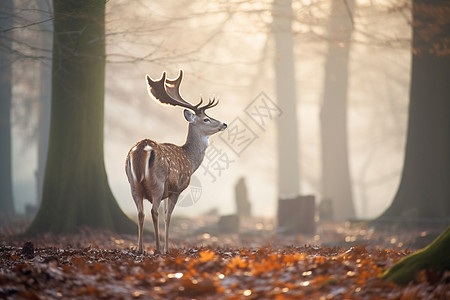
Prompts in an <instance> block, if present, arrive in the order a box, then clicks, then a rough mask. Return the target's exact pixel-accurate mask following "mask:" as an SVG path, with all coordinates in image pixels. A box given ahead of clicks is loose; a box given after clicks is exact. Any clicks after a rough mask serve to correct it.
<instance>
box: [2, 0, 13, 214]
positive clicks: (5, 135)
mask: <svg viewBox="0 0 450 300" xmlns="http://www.w3.org/2000/svg"><path fill="white" fill-rule="evenodd" d="M13 15H14V5H13V1H12V0H5V1H3V2H2V7H1V8H0V45H1V48H3V49H0V213H1V214H10V213H14V201H13V188H12V166H11V163H12V155H11V147H12V140H11V129H12V127H11V102H12V59H11V56H12V55H11V53H12V49H11V47H12V43H11V41H12V37H11V35H12V34H11V31H6V30H7V29H10V28H12V27H13V22H12V16H13Z"/></svg>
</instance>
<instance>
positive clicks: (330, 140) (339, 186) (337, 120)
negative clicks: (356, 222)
mask: <svg viewBox="0 0 450 300" xmlns="http://www.w3.org/2000/svg"><path fill="white" fill-rule="evenodd" d="M347 5H349V7H353V6H354V1H352V0H350V1H348V2H347ZM352 31H353V26H352V22H351V16H349V15H348V12H347V9H346V3H344V2H342V1H333V2H332V4H331V16H330V22H329V24H328V35H329V42H328V54H327V57H326V62H325V82H324V95H323V103H322V111H321V116H320V117H321V123H320V124H321V140H322V199H331V203H332V205H333V211H334V218H335V219H337V220H346V219H349V218H354V217H355V208H354V205H353V197H352V188H351V181H350V170H349V162H348V149H347V86H348V62H349V55H350V42H351V37H352Z"/></svg>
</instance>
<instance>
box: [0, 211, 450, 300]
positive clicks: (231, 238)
mask: <svg viewBox="0 0 450 300" xmlns="http://www.w3.org/2000/svg"><path fill="white" fill-rule="evenodd" d="M217 220H218V217H217V216H208V217H202V218H196V219H188V218H175V219H174V220H173V225H172V227H171V237H170V241H171V243H170V245H171V247H170V251H169V254H166V255H158V254H154V253H153V250H154V248H153V247H154V244H153V233H151V232H148V233H145V234H144V242H145V250H146V252H145V253H144V254H142V255H141V254H138V253H137V252H136V251H135V249H136V240H137V234H136V235H119V234H115V233H111V232H108V231H104V230H97V229H90V228H80V231H79V232H78V233H77V234H65V235H53V234H43V235H40V236H37V237H33V238H23V237H20V236H19V235H18V234H20V233H21V232H23V230H25V229H26V228H27V226H28V225H29V223H30V221H29V219H26V218H16V219H14V220H10V222H3V224H0V299H99V298H106V299H402V300H405V299H450V272H447V273H445V274H443V276H436V274H433V273H432V272H431V273H430V272H425V271H423V272H419V273H417V274H416V276H415V281H414V282H411V283H410V284H409V285H407V286H397V285H395V284H392V283H387V282H384V281H382V280H381V279H379V276H380V274H381V273H382V272H383V271H385V270H386V269H387V268H388V267H389V266H391V265H392V264H393V263H395V262H396V261H398V260H399V259H401V258H402V257H404V256H406V255H407V254H408V253H410V252H411V251H414V250H417V249H419V248H422V247H423V246H425V245H427V244H428V243H430V242H431V241H432V240H433V239H434V238H435V237H436V236H437V235H438V234H439V233H440V230H441V229H437V228H435V229H430V228H428V229H423V228H422V229H409V230H400V229H397V230H395V229H392V228H390V229H389V230H387V229H385V230H379V229H374V228H372V227H370V226H369V225H367V224H365V223H354V224H351V223H349V222H345V223H331V222H329V223H319V224H318V225H317V228H316V233H315V234H314V235H310V236H304V235H281V234H279V233H278V234H277V233H276V230H275V223H274V221H273V220H271V219H264V218H246V219H244V220H242V222H241V224H240V229H239V233H227V234H225V233H220V232H219V230H218V228H217V226H216V225H215V224H217ZM147 223H148V224H151V222H150V221H149V220H148V221H147ZM136 231H137V230H136Z"/></svg>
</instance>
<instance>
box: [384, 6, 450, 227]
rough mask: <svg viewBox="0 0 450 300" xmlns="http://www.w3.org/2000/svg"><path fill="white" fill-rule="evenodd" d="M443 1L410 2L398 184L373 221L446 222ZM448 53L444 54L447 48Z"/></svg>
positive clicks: (448, 162)
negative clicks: (406, 91)
mask: <svg viewBox="0 0 450 300" xmlns="http://www.w3.org/2000/svg"><path fill="white" fill-rule="evenodd" d="M447 5H448V1H444V0H433V1H429V0H414V1H413V23H412V24H413V56H412V77H411V90H410V105H409V121H408V134H407V142H406V152H405V161H404V166H403V172H402V178H401V182H400V185H399V188H398V191H397V194H396V195H395V197H394V201H393V202H392V204H391V206H390V207H389V208H388V209H387V210H386V211H385V212H384V213H383V214H382V216H381V217H380V218H379V221H396V222H398V221H402V220H406V221H414V222H417V221H425V222H435V221H442V222H447V223H448V221H449V219H450V184H449V183H450V100H449V99H450V84H449V78H450V53H448V50H445V49H446V48H445V46H446V44H445V43H446V38H448V33H449V32H450V21H449V20H450V16H448V9H447V10H445V9H444V8H445V7H447ZM447 49H448V48H447Z"/></svg>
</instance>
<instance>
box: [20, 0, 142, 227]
mask: <svg viewBox="0 0 450 300" xmlns="http://www.w3.org/2000/svg"><path fill="white" fill-rule="evenodd" d="M54 14H55V19H54V35H53V65H52V105H51V124H50V141H49V148H48V156H47V157H48V158H47V164H46V172H45V179H44V186H43V198H42V204H41V207H40V209H39V212H38V214H37V216H36V218H35V220H34V221H33V223H32V224H31V226H30V228H29V229H28V233H35V232H40V231H48V232H54V233H63V232H74V231H76V230H77V229H78V227H79V226H80V225H87V226H91V227H99V228H105V229H109V230H113V231H116V232H133V233H135V232H136V225H135V224H134V223H133V222H132V221H131V220H130V219H129V218H128V217H127V216H126V215H125V214H124V213H123V212H122V210H121V209H120V207H119V206H118V204H117V202H116V200H115V199H114V196H113V195H112V192H111V190H110V187H109V184H108V180H107V175H106V171H105V165H104V157H103V126H104V94H105V1H94V0H73V1H63V0H55V1H54Z"/></svg>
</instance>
